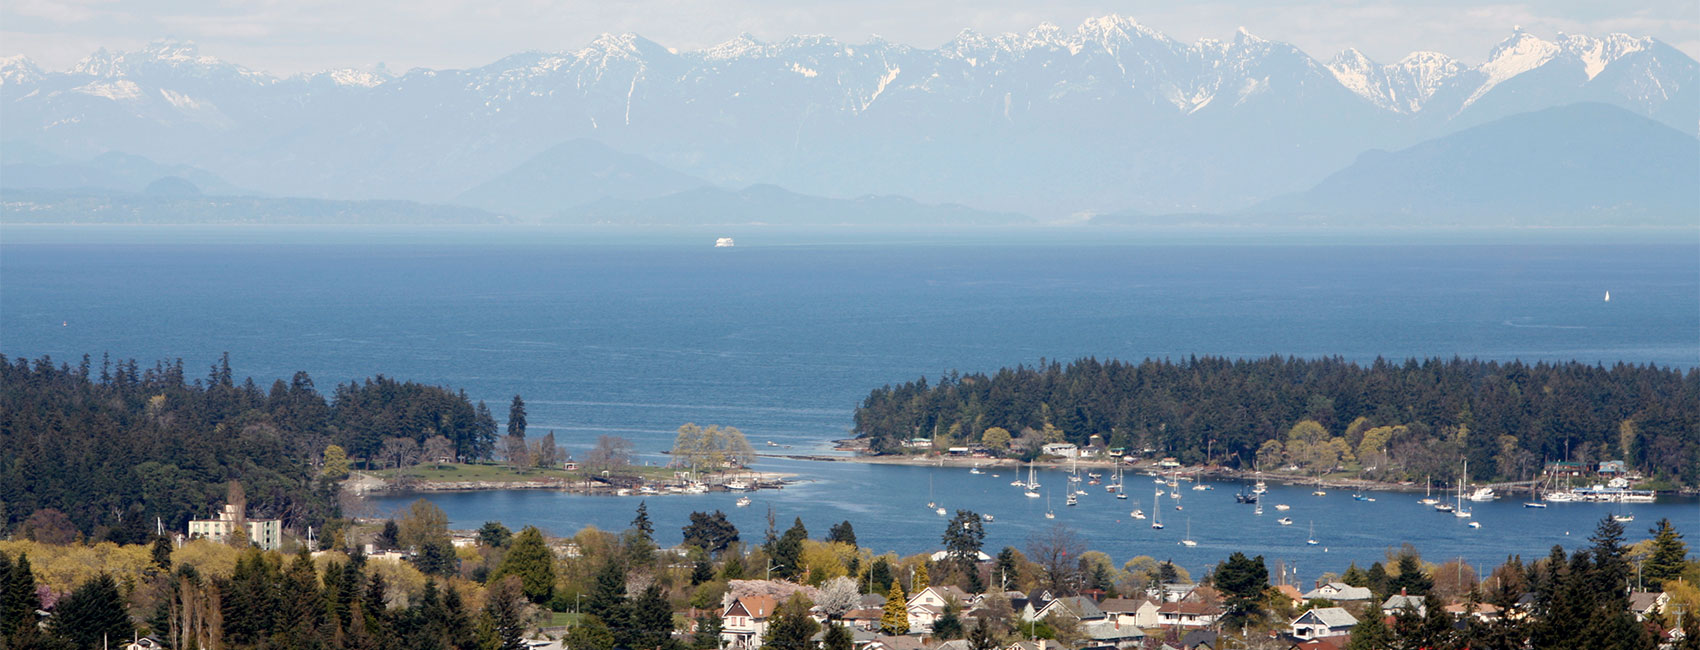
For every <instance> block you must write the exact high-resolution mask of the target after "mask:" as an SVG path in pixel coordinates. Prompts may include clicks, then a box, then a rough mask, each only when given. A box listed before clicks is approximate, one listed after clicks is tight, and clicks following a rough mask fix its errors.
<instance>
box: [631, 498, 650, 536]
mask: <svg viewBox="0 0 1700 650" xmlns="http://www.w3.org/2000/svg"><path fill="white" fill-rule="evenodd" d="M632 530H635V531H637V532H638V534H639V535H642V536H643V538H644V539H645V540H648V541H651V542H653V541H655V524H653V523H650V521H649V505H648V504H647V503H645V502H643V501H639V502H638V507H637V516H636V517H633V518H632Z"/></svg>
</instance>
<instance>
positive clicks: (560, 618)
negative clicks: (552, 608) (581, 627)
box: [543, 612, 579, 627]
mask: <svg viewBox="0 0 1700 650" xmlns="http://www.w3.org/2000/svg"><path fill="white" fill-rule="evenodd" d="M578 617H579V615H578V614H574V613H572V612H549V621H548V622H547V623H544V624H543V627H561V626H563V625H577V624H578Z"/></svg>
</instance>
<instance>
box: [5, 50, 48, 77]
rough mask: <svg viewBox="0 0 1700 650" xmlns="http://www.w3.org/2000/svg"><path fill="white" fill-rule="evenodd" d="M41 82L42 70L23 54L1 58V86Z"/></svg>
mask: <svg viewBox="0 0 1700 650" xmlns="http://www.w3.org/2000/svg"><path fill="white" fill-rule="evenodd" d="M40 80H41V68H39V67H36V65H35V62H34V61H31V60H30V58H29V57H27V56H24V55H22V54H15V55H12V56H7V57H0V84H20V83H33V82H36V81H40Z"/></svg>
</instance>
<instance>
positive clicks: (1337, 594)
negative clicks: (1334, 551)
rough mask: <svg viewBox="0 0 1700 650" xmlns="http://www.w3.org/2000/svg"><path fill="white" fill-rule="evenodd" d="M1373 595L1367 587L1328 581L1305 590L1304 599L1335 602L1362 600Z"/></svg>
mask: <svg viewBox="0 0 1700 650" xmlns="http://www.w3.org/2000/svg"><path fill="white" fill-rule="evenodd" d="M1374 596H1375V594H1373V593H1370V590H1369V587H1353V586H1351V585H1349V584H1346V583H1344V582H1330V583H1328V584H1325V585H1322V586H1320V587H1317V588H1315V589H1312V590H1310V591H1308V592H1305V600H1314V599H1317V598H1324V599H1327V600H1332V601H1334V602H1337V603H1347V602H1357V601H1364V600H1369V599H1370V598H1373V597H1374Z"/></svg>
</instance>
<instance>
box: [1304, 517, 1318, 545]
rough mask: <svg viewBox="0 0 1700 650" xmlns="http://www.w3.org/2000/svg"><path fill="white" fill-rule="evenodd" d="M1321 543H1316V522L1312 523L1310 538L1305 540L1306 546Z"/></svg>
mask: <svg viewBox="0 0 1700 650" xmlns="http://www.w3.org/2000/svg"><path fill="white" fill-rule="evenodd" d="M1319 543H1320V542H1318V541H1316V522H1314V521H1313V522H1310V538H1309V539H1306V540H1305V544H1306V545H1309V546H1316V545H1317V544H1319Z"/></svg>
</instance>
